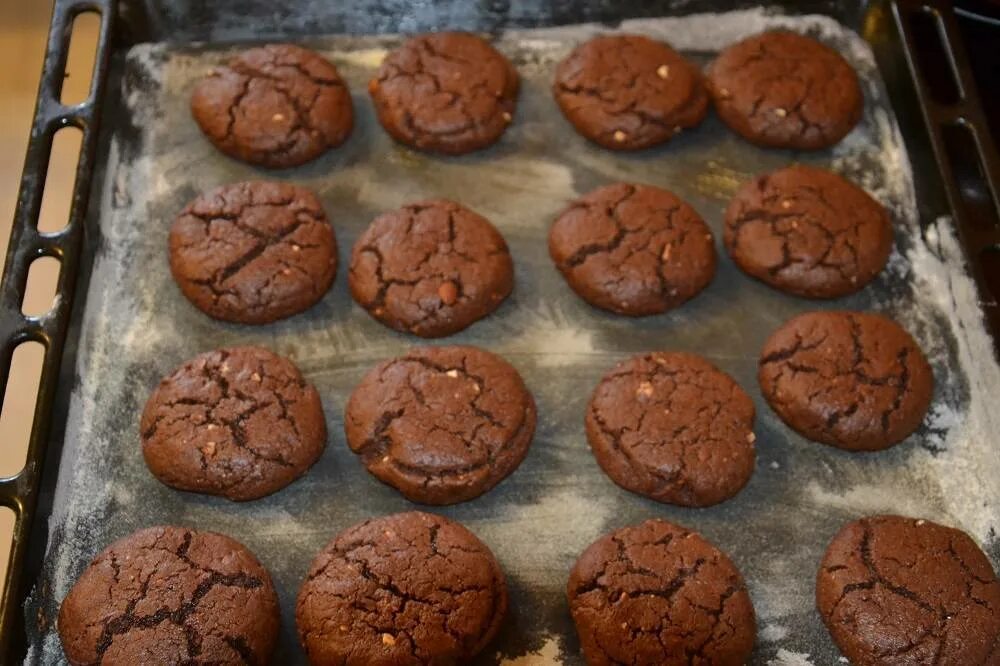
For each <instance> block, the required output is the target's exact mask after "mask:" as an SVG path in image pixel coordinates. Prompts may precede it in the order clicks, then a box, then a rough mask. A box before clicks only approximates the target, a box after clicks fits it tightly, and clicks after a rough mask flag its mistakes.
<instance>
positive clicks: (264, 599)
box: [58, 527, 280, 666]
mask: <svg viewBox="0 0 1000 666" xmlns="http://www.w3.org/2000/svg"><path fill="white" fill-rule="evenodd" d="M279 621H280V620H279V609H278V596H277V594H275V591H274V587H273V585H272V584H271V577H270V576H269V575H268V573H267V570H266V569H265V568H264V567H263V566H261V564H260V562H258V561H257V559H256V558H255V557H254V556H253V553H251V552H250V551H249V550H247V549H246V548H245V547H244V546H243V545H242V544H240V543H239V542H237V541H234V540H233V539H230V538H229V537H227V536H224V535H222V534H216V533H214V532H196V531H194V530H191V529H186V528H183V527H150V528H147V529H144V530H140V531H138V532H135V533H134V534H131V535H129V536H127V537H125V538H123V539H120V540H118V541H115V542H114V543H112V544H111V545H110V546H108V547H107V548H105V549H104V550H103V551H102V552H101V553H100V554H99V555H98V556H97V557H96V558H95V559H94V561H93V562H91V563H90V565H89V566H88V567H87V568H86V569H85V570H84V571H83V573H82V574H81V575H80V577H79V578H78V579H77V581H76V583H75V584H74V585H73V587H72V588H71V589H70V591H69V594H68V595H66V598H65V599H64V600H63V602H62V606H61V607H60V608H59V624H58V627H59V638H60V640H61V641H62V646H63V650H64V652H65V653H66V658H67V660H68V661H69V663H70V664H72V665H73V666H84V665H90V664H101V665H102V666H116V665H117V666H134V665H135V664H191V665H192V666H202V665H205V666H207V665H209V664H213V665H217V666H221V665H226V666H230V665H231V666H240V665H246V664H253V665H257V666H264V665H265V664H268V663H269V662H270V658H271V653H272V652H273V650H274V645H275V643H276V641H277V638H278V625H279Z"/></svg>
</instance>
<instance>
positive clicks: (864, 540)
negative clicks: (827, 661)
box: [816, 516, 1000, 666]
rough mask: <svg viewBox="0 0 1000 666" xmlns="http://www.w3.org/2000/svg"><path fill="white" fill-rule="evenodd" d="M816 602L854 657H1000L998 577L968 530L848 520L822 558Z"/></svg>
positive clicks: (914, 660) (973, 665) (907, 660)
mask: <svg viewBox="0 0 1000 666" xmlns="http://www.w3.org/2000/svg"><path fill="white" fill-rule="evenodd" d="M816 606H817V607H818V609H819V612H820V615H821V616H822V617H823V622H825V623H826V626H827V629H829V630H830V635H831V636H833V640H834V642H836V644H837V646H838V647H839V648H840V650H841V652H843V653H844V656H845V657H847V659H849V660H850V662H851V663H852V664H863V665H868V664H871V665H875V664H894V665H898V666H905V665H908V664H913V665H914V666H916V665H917V664H937V665H940V666H995V665H996V664H1000V582H998V581H997V577H996V575H995V574H994V572H993V568H992V567H991V566H990V562H989V560H988V559H986V556H985V555H984V554H983V552H982V551H981V550H980V549H979V547H978V546H977V545H976V544H975V542H973V540H972V539H971V538H969V536H968V535H967V534H965V533H964V532H962V531H960V530H956V529H953V528H950V527H945V526H943V525H938V524H936V523H932V522H931V521H929V520H916V519H913V518H903V517H901V516H872V517H868V518H862V519H860V520H856V521H853V522H850V523H848V524H847V525H845V526H844V527H843V528H842V529H841V530H840V532H839V533H838V534H837V536H835V537H834V538H833V541H831V542H830V546H829V547H828V548H827V551H826V554H825V555H824V556H823V561H822V562H821V563H820V568H819V573H818V574H817V576H816Z"/></svg>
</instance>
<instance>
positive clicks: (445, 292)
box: [438, 280, 458, 305]
mask: <svg viewBox="0 0 1000 666" xmlns="http://www.w3.org/2000/svg"><path fill="white" fill-rule="evenodd" d="M438 296H440V297H441V302H442V303H444V304H445V305H452V304H453V303H454V302H455V301H456V300H458V287H456V286H455V283H454V282H451V281H450V280H449V281H448V282H444V283H442V284H441V286H440V287H438Z"/></svg>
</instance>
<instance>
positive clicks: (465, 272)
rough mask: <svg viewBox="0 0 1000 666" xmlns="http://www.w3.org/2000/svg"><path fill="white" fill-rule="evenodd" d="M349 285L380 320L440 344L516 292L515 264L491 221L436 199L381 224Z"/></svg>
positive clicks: (358, 254)
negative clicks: (446, 336)
mask: <svg viewBox="0 0 1000 666" xmlns="http://www.w3.org/2000/svg"><path fill="white" fill-rule="evenodd" d="M348 279H349V282H350V287H351V294H352V295H353V296H354V300H355V301H357V303H358V305H360V306H361V307H363V308H364V309H365V310H367V311H368V313H369V314H370V315H371V316H373V317H374V318H375V319H377V320H379V321H380V322H382V323H383V324H385V325H386V326H390V327H392V328H394V329H396V330H398V331H404V332H409V333H414V334H416V335H419V336H421V337H425V338H436V337H441V336H445V335H451V334H452V333H456V332H458V331H461V330H462V329H463V328H465V327H467V326H469V325H470V324H472V323H473V322H475V321H477V320H479V319H482V318H483V317H485V316H486V315H488V314H490V313H491V312H493V311H494V310H496V308H497V306H499V305H500V303H501V301H503V300H504V299H505V298H507V296H508V295H509V294H510V292H511V290H512V289H513V288H514V264H513V261H512V260H511V257H510V251H509V250H508V249H507V243H506V242H505V241H504V239H503V236H501V235H500V232H499V231H497V229H496V227H494V226H493V225H492V224H490V222H489V221H488V220H487V219H486V218H484V217H482V216H480V215H477V214H476V213H474V212H472V211H471V210H469V209H468V208H465V207H464V206H461V205H459V204H457V203H455V202H453V201H446V200H444V199H436V200H433V201H422V202H419V203H414V204H409V205H407V206H404V207H402V208H400V209H399V210H395V211H392V212H389V213H385V214H383V215H381V216H379V217H377V218H376V219H375V220H374V221H373V222H372V223H371V225H370V226H369V227H368V228H367V229H366V230H365V232H364V233H363V234H361V237H360V238H358V241H357V243H355V245H354V250H353V251H352V252H351V266H350V272H349V275H348Z"/></svg>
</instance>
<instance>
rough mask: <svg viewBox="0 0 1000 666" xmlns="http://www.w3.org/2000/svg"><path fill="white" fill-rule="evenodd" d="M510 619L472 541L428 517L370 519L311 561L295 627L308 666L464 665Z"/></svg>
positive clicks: (484, 551)
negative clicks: (321, 665) (376, 665)
mask: <svg viewBox="0 0 1000 666" xmlns="http://www.w3.org/2000/svg"><path fill="white" fill-rule="evenodd" d="M506 612H507V583H506V581H505V579H504V575H503V571H502V570H501V569H500V565H499V564H498V563H497V561H496V559H495V558H494V557H493V554H492V553H491V552H490V550H489V548H487V547H486V546H485V545H484V544H483V543H482V542H481V541H480V540H479V539H477V538H476V537H475V535H474V534H472V533H471V532H469V531H468V530H467V529H465V528H464V527H463V526H462V525H460V524H458V523H456V522H453V521H450V520H448V519H446V518H443V517H441V516H434V515H431V514H428V513H420V512H416V511H414V512H410V513H397V514H394V515H391V516H385V517H382V518H374V519H372V520H367V521H365V522H363V523H360V524H358V525H355V526H353V527H350V528H348V529H346V530H344V531H343V532H341V533H340V534H338V535H337V536H336V537H335V538H334V539H333V541H331V542H330V543H329V544H328V545H327V546H326V547H325V548H324V549H323V550H322V552H320V554H319V555H318V556H317V557H316V559H315V560H314V561H313V564H312V567H311V568H310V570H309V574H308V576H307V578H306V581H305V582H304V583H303V584H302V588H301V589H300V590H299V598H298V604H297V605H296V609H295V621H296V624H297V625H298V630H299V638H300V640H301V641H302V645H303V647H304V648H305V651H306V655H307V656H308V658H309V662H310V663H312V664H386V665H388V664H392V665H393V666H417V665H423V664H427V665H445V664H465V663H469V660H470V659H472V657H474V656H475V655H476V654H477V653H479V652H480V651H482V650H483V648H485V647H486V646H487V644H489V642H490V641H491V640H492V639H493V637H494V636H495V635H496V633H497V630H498V629H499V628H500V624H501V623H502V622H503V618H504V615H505V614H506Z"/></svg>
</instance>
